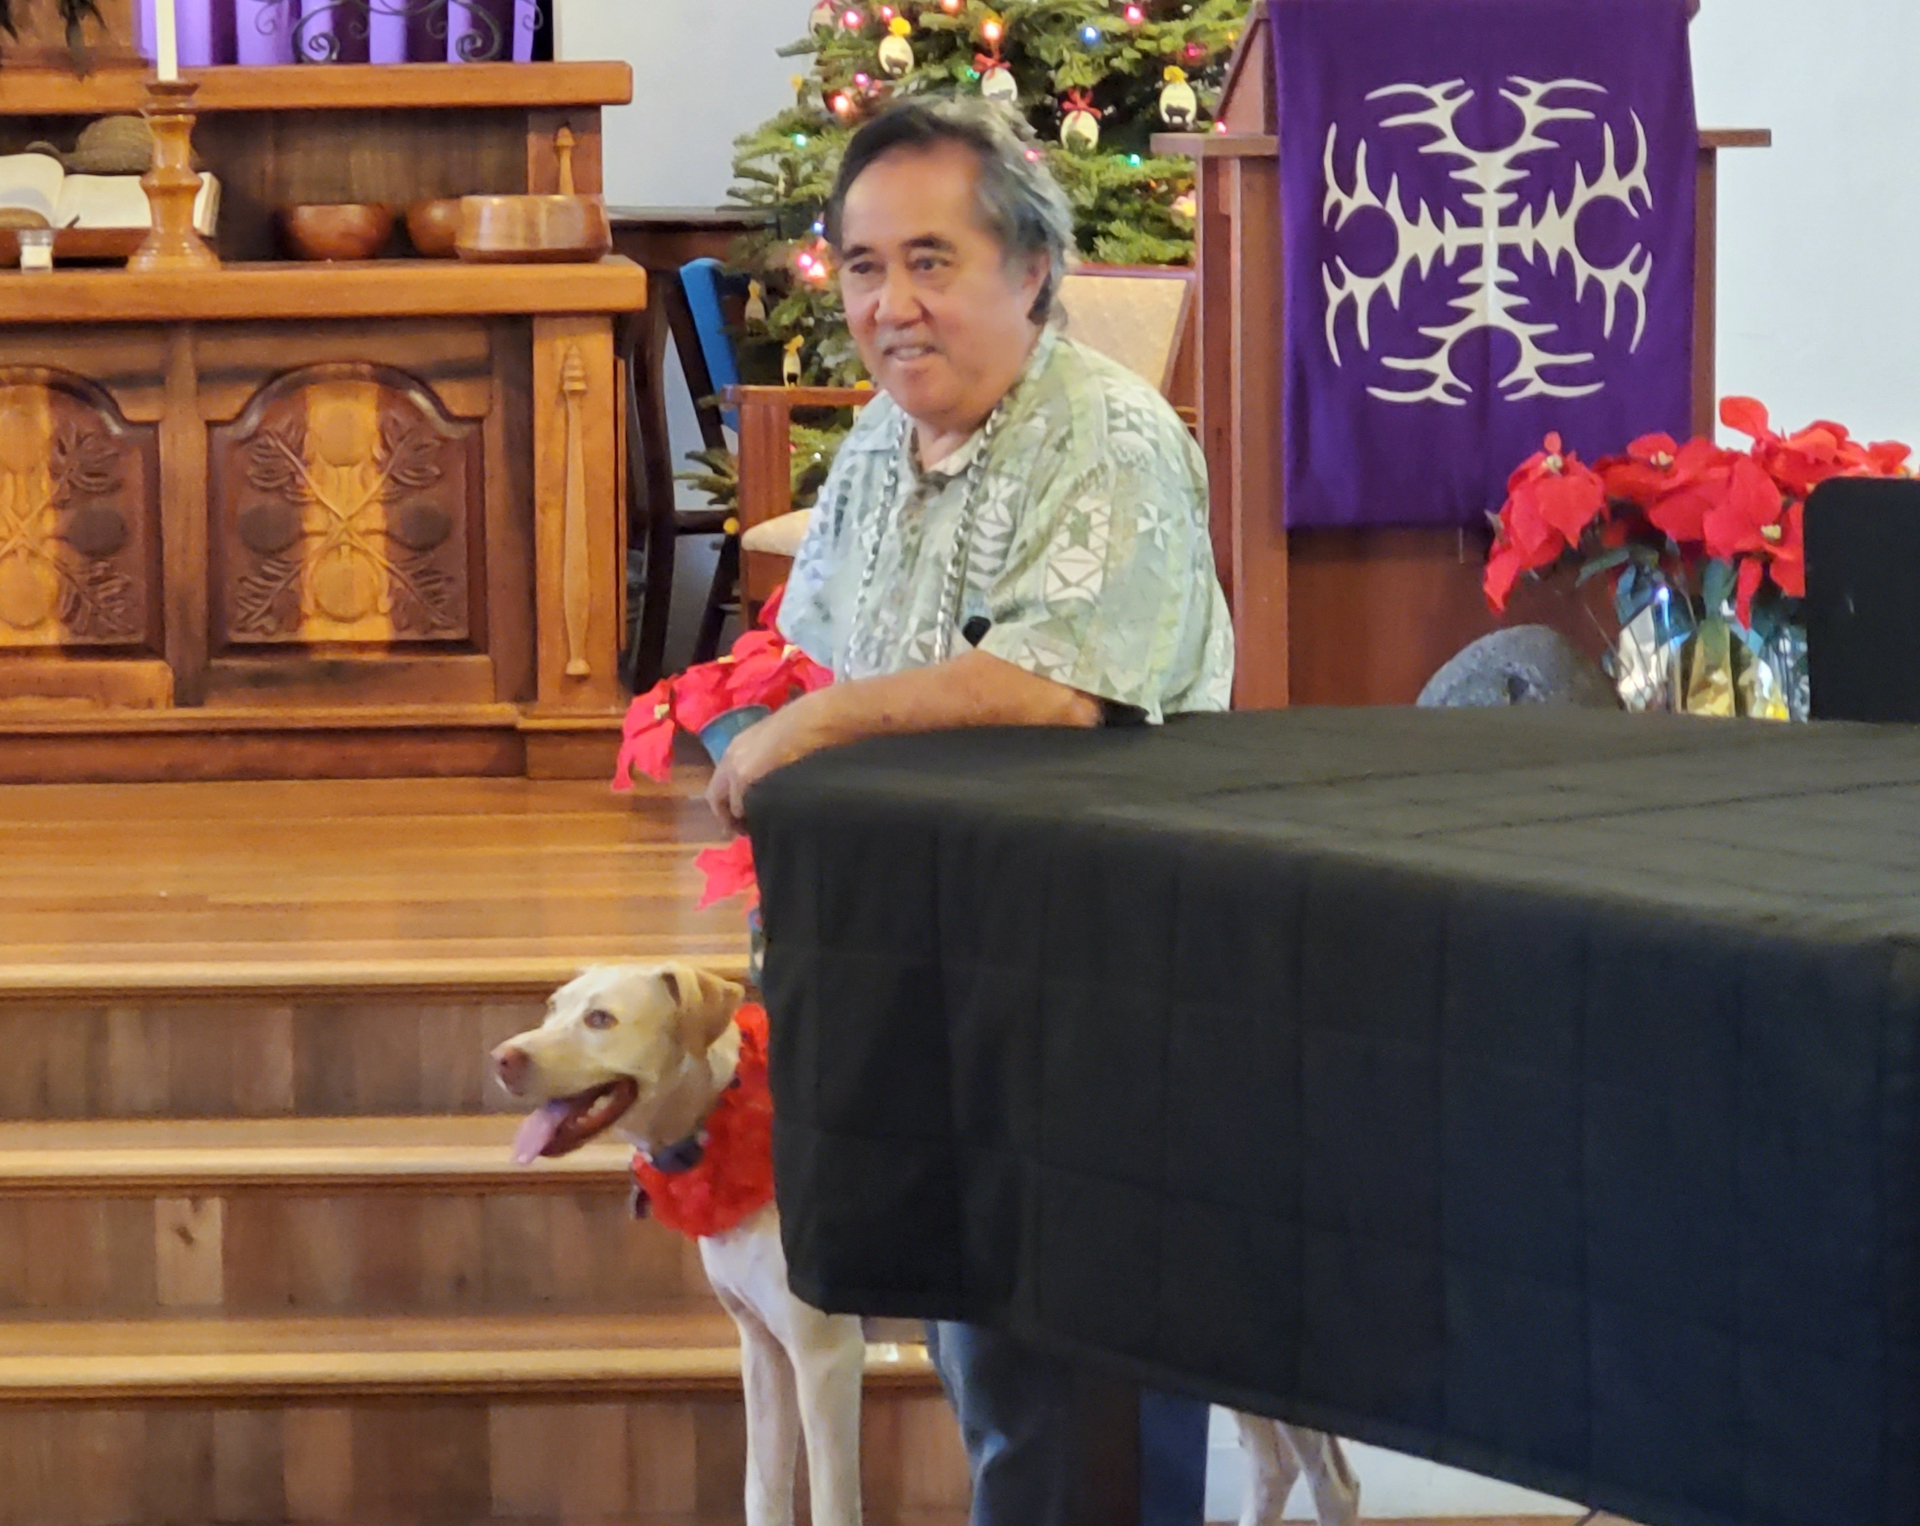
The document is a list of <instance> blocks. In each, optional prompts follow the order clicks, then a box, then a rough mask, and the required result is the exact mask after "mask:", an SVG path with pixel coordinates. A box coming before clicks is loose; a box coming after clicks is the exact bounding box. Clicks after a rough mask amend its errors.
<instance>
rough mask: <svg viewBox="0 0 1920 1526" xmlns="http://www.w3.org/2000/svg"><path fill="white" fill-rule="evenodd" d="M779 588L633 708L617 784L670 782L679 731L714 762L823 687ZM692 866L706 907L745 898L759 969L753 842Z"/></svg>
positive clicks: (826, 676)
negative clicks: (722, 645) (733, 637)
mask: <svg viewBox="0 0 1920 1526" xmlns="http://www.w3.org/2000/svg"><path fill="white" fill-rule="evenodd" d="M784 592H785V589H784V588H782V589H779V590H777V591H776V592H775V593H774V596H773V597H772V598H771V599H769V600H768V601H767V603H766V605H765V606H764V607H763V608H762V609H761V611H760V619H759V622H758V623H757V624H756V625H755V627H754V628H753V629H752V630H750V631H747V632H746V633H745V634H743V635H742V636H741V637H740V639H739V640H738V641H736V642H734V644H733V649H732V650H731V651H730V652H728V653H727V655H726V656H724V657H719V658H716V659H715V660H714V661H712V662H702V663H696V664H694V666H692V667H690V668H688V669H687V670H686V671H685V672H683V673H676V674H674V675H672V676H671V677H668V678H663V679H661V680H660V682H659V683H657V684H655V685H654V686H653V687H652V688H651V689H649V690H647V692H646V693H645V694H642V695H638V696H637V697H636V698H635V699H634V701H633V703H632V704H631V705H630V706H629V707H628V708H627V718H626V725H625V728H624V730H625V736H624V739H623V741H622V744H621V748H620V756H619V759H618V761H617V762H616V763H615V765H614V775H613V787H614V789H615V790H616V791H619V792H622V793H624V792H626V791H629V790H631V789H632V788H633V776H634V775H635V774H636V773H639V774H645V775H646V776H647V777H648V778H649V779H654V780H657V781H659V782H660V783H662V784H664V783H666V782H667V780H668V779H669V778H670V777H671V775H672V772H673V743H674V738H675V737H677V736H679V735H680V734H682V733H683V732H684V733H686V734H688V735H690V736H693V737H697V738H698V739H699V742H700V745H701V746H702V747H704V748H705V749H706V752H707V756H708V757H710V758H711V759H712V760H713V761H714V762H715V763H718V762H719V761H720V758H721V755H722V754H723V753H725V752H726V750H727V747H728V745H729V744H730V743H731V742H732V741H733V739H734V738H735V737H737V736H739V735H740V733H741V732H743V731H745V730H746V729H747V727H749V726H751V725H752V724H753V723H754V722H756V721H759V720H764V719H765V718H766V717H767V716H769V715H771V714H772V713H773V712H774V711H775V710H777V709H779V708H780V707H781V706H782V705H784V704H786V703H787V702H788V701H790V700H792V699H795V698H797V697H798V696H799V695H802V694H811V693H812V692H813V691H814V690H816V689H824V688H826V687H827V685H829V684H831V683H832V682H833V674H832V672H831V671H830V670H829V669H827V668H824V667H822V666H821V665H820V664H819V663H817V662H815V661H814V660H813V659H812V658H811V657H809V656H808V655H807V654H806V653H805V652H803V651H801V650H800V648H799V647H797V646H794V645H792V644H790V643H789V642H788V641H787V639H786V638H785V637H784V636H782V635H781V634H780V632H779V630H778V629H777V627H776V625H775V622H776V620H777V619H778V617H779V613H780V599H781V595H782V594H783V593H784ZM694 865H695V867H696V868H698V869H699V870H700V871H701V873H703V874H704V875H705V876H706V889H705V891H704V892H703V893H702V895H701V898H700V906H701V908H702V909H704V908H706V907H708V906H711V905H713V904H714V903H715V902H717V901H724V900H729V899H731V898H733V897H735V896H739V897H741V898H743V900H744V901H745V904H746V909H747V927H748V933H749V936H750V942H751V948H752V953H751V957H750V964H749V973H750V975H751V976H752V978H754V979H755V980H756V981H757V980H758V976H759V969H758V966H759V956H760V952H761V936H760V887H759V882H758V881H757V880H756V879H755V878H754V873H753V845H752V843H751V842H750V841H749V840H748V839H747V838H746V837H745V836H740V837H736V838H734V839H733V841H732V842H730V843H728V844H726V845H725V846H724V847H718V848H708V849H707V850H705V851H704V852H703V853H701V854H700V855H699V856H698V857H697V858H696V859H695V860H694Z"/></svg>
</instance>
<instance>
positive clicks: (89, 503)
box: [0, 366, 159, 656]
mask: <svg viewBox="0 0 1920 1526" xmlns="http://www.w3.org/2000/svg"><path fill="white" fill-rule="evenodd" d="M158 482H159V448H158V442H157V440H156V438H155V432H154V429H153V427H152V426H151V425H134V424H129V423H128V422H127V421H126V420H125V419H124V418H123V417H122V416H121V414H120V410H119V409H118V407H116V406H115V404H114V401H113V399H112V397H111V396H109V395H108V393H107V392H106V391H105V390H103V389H102V388H100V387H99V386H97V385H95V384H94V383H92V382H90V381H88V380H86V379H85V378H83V377H79V376H75V375H73V374H72V373H70V372H64V371H54V370H48V369H45V368H41V367H35V366H0V649H7V650H9V651H12V652H16V653H18V652H38V653H41V654H43V655H49V656H50V655H55V654H58V653H62V652H73V651H76V650H88V649H96V650H97V649H120V650H123V651H124V650H126V649H129V648H132V649H147V650H151V649H153V648H154V646H155V644H156V641H157V637H158V634H159V633H158V630H157V624H158V621H157V618H156V617H157V611H158V608H159V601H158V599H157V597H156V595H155V587H154V585H155V581H156V567H157V565H158V554H159V550H158V528H157V526H158V507H157V501H156V500H157V492H156V489H157V484H158Z"/></svg>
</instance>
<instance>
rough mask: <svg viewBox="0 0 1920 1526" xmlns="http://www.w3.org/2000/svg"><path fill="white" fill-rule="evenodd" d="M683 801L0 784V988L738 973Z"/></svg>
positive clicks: (688, 791) (529, 784)
mask: <svg viewBox="0 0 1920 1526" xmlns="http://www.w3.org/2000/svg"><path fill="white" fill-rule="evenodd" d="M698 785H699V779H698V777H697V776H693V775H691V774H690V773H689V771H686V770H683V771H682V772H681V774H680V775H678V776H677V782H676V785H675V786H674V787H673V788H672V789H661V788H658V787H649V786H642V788H641V789H640V790H636V792H635V793H634V794H632V795H630V796H616V795H614V794H612V793H611V792H610V791H609V790H608V789H607V787H606V786H605V785H604V784H599V783H571V782H568V783H560V782H536V781H529V780H507V779H501V780H491V779H457V780H426V779H420V780H412V779H408V780H380V781H338V782H300V783H270V782H269V783H234V784H144V785H142V784H136V785H72V786H67V785H12V786H0V990H5V991H8V992H11V993H14V994H18V995H31V994H41V995H49V996H51V995H84V994H89V993H97V994H101V995H108V994H118V993H122V992H125V991H128V990H130V989H131V990H142V991H154V990H158V989H166V988H171V989H176V990H180V991H195V990H204V989H208V988H211V987H215V986H217V987H218V988H220V989H223V990H233V989H236V988H241V987H248V986H251V987H254V988H258V989H270V988H280V989H291V988H298V989H302V990H312V989H316V988H324V987H325V986H327V985H329V984H332V983H336V982H337V983H341V984H344V985H348V986H352V987H354V988H356V989H362V990H364V989H369V988H379V987H382V986H392V987H396V988H407V987H413V988H421V987H433V986H436V985H442V984H450V985H452V986H455V987H464V986H468V985H471V984H473V983H476V982H481V983H492V984H502V983H508V984H515V983H522V982H524V983H525V984H527V985H529V986H537V985H540V984H544V983H551V982H552V981H554V980H556V979H560V978H565V977H566V976H567V975H568V974H570V973H571V972H572V971H573V970H575V969H576V968H578V966H579V965H580V964H581V963H582V962H583V961H592V960H599V959H627V958H648V957H681V956H684V957H689V958H695V959H700V960H703V961H719V962H727V963H731V964H734V965H738V964H739V963H740V962H741V961H742V960H743V958H744V952H745V935H744V933H743V931H742V919H741V913H740V909H739V907H738V905H737V903H736V904H732V905H723V906H719V907H715V908H713V909H711V910H708V911H705V912H700V911H696V910H694V904H695V902H696V901H697V899H698V891H699V883H700V882H699V876H698V875H697V874H696V872H695V871H694V870H693V868H692V863H691V859H692V853H691V851H690V849H691V848H693V847H697V846H698V845H700V844H703V843H707V842H712V841H717V840H718V832H717V830H716V828H715V826H714V824H713V821H712V819H711V817H710V816H709V815H708V813H707V811H706V808H705V807H704V805H702V804H701V803H700V801H699V799H698V795H697V789H698Z"/></svg>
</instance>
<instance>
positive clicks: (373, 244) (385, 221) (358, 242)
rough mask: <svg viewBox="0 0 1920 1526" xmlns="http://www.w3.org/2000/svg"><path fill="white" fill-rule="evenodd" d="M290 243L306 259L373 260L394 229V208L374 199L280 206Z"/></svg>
mask: <svg viewBox="0 0 1920 1526" xmlns="http://www.w3.org/2000/svg"><path fill="white" fill-rule="evenodd" d="M280 231H281V233H282V234H283V235H284V236H285V238H286V241H287V247H288V248H290V249H291V250H292V251H293V252H294V254H295V255H297V256H298V257H299V258H301V259H303V260H370V259H372V258H373V257H374V256H375V255H376V254H378V253H379V252H380V246H381V245H382V244H384V243H386V241H387V239H388V237H389V235H391V234H392V232H393V208H392V207H383V206H378V205H375V204H373V203H370V202H359V201H343V202H303V203H300V204H299V205H297V206H291V207H282V208H281V209H280Z"/></svg>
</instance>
